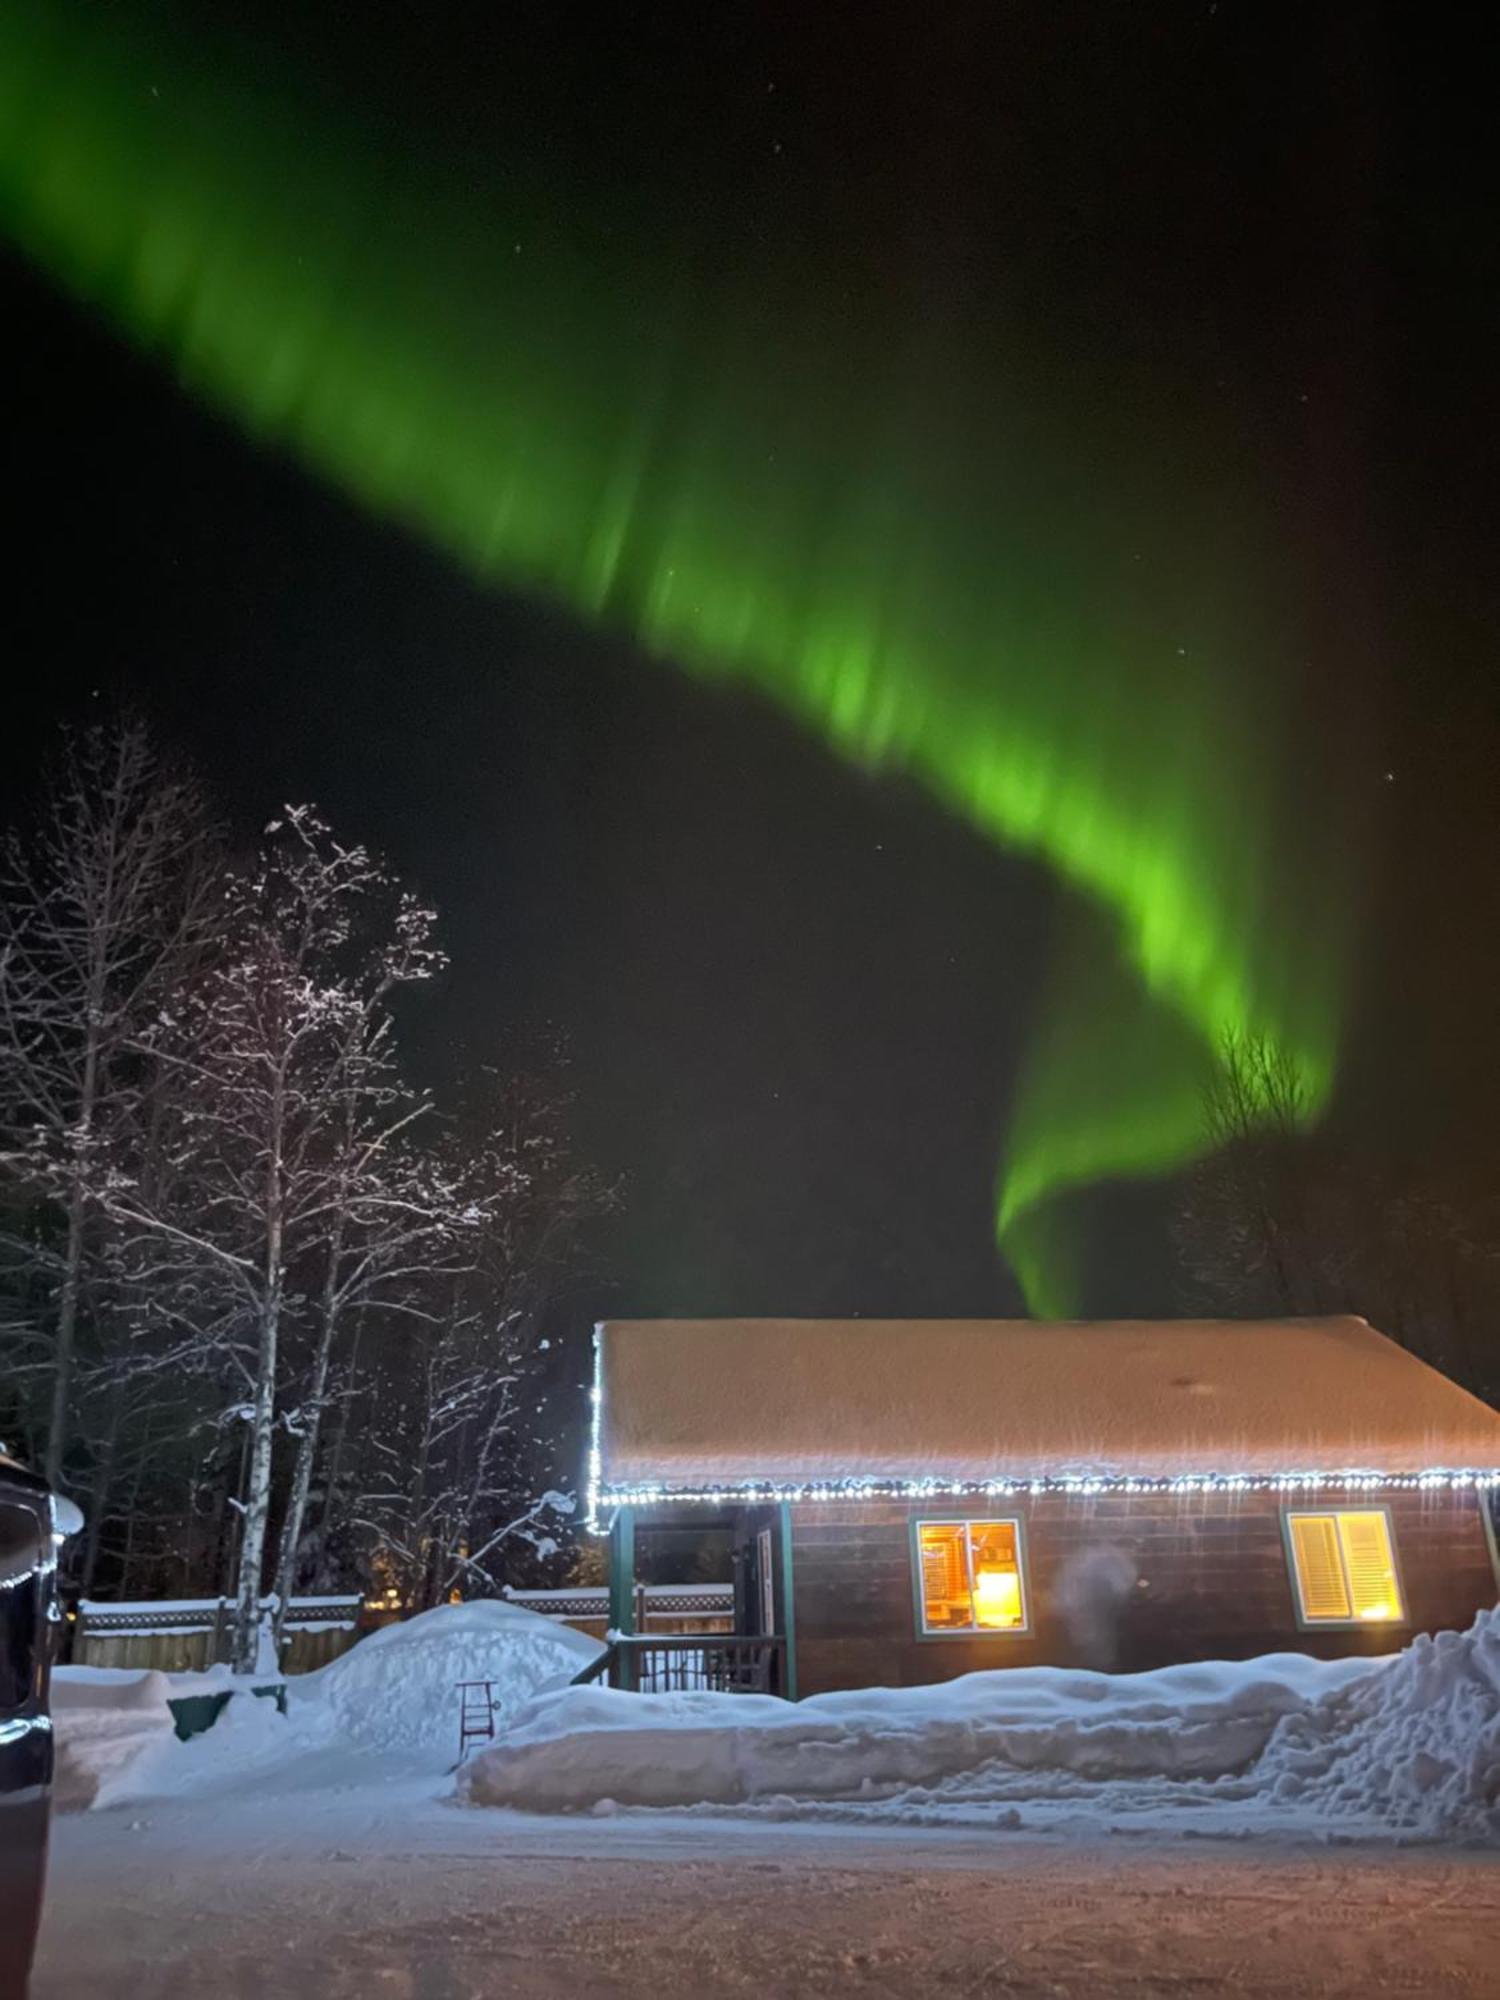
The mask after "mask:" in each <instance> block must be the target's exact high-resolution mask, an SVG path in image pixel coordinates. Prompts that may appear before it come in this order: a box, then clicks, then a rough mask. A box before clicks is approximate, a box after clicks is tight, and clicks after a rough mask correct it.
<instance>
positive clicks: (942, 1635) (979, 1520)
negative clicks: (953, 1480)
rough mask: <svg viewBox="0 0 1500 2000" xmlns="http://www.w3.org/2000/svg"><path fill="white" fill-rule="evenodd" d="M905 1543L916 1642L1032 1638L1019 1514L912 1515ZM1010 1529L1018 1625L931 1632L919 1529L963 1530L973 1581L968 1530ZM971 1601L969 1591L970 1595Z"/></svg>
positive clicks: (1026, 1562)
mask: <svg viewBox="0 0 1500 2000" xmlns="http://www.w3.org/2000/svg"><path fill="white" fill-rule="evenodd" d="M907 1527H908V1534H907V1542H908V1547H909V1550H910V1554H911V1591H912V1614H913V1619H914V1622H915V1624H916V1629H917V1638H918V1641H919V1642H922V1643H925V1642H926V1641H927V1640H929V1639H931V1640H936V1641H937V1642H938V1643H939V1644H945V1643H947V1642H949V1641H951V1640H954V1639H961V1640H964V1641H965V1642H969V1641H972V1640H975V1639H979V1640H988V1639H1001V1640H1004V1639H1025V1638H1029V1637H1030V1635H1031V1576H1030V1567H1031V1564H1030V1555H1029V1552H1028V1550H1027V1547H1026V1523H1025V1521H1024V1520H1023V1519H1022V1518H1021V1516H1020V1515H1019V1514H913V1515H912V1517H911V1520H910V1521H909V1522H908V1524H907ZM989 1527H995V1528H1010V1529H1013V1530H1014V1532H1015V1537H1016V1574H1017V1576H1018V1578H1019V1579H1020V1585H1021V1622H1020V1624H1019V1625H958V1626H952V1625H950V1626H947V1627H946V1628H944V1629H942V1630H934V1629H932V1628H931V1627H929V1625H928V1623H927V1598H926V1595H925V1593H924V1592H923V1589H922V1530H923V1529H924V1528H962V1529H963V1530H964V1531H965V1541H964V1547H965V1550H966V1551H967V1552H968V1557H969V1561H970V1564H971V1569H970V1576H971V1578H972V1574H973V1571H972V1562H973V1544H972V1541H971V1540H970V1539H969V1535H968V1531H969V1530H970V1529H971V1528H989ZM971 1598H972V1592H971Z"/></svg>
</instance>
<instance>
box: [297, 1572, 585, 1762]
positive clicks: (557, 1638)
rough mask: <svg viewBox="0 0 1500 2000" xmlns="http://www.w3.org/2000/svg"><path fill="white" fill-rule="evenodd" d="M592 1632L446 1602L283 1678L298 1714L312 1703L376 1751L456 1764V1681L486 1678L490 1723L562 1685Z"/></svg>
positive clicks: (496, 1608) (340, 1731) (493, 1607)
mask: <svg viewBox="0 0 1500 2000" xmlns="http://www.w3.org/2000/svg"><path fill="white" fill-rule="evenodd" d="M603 1650H604V1649H603V1647H602V1646H601V1645H600V1644H599V1641H598V1640H597V1639H591V1638H589V1636H588V1634H587V1633H586V1632H577V1631H575V1630H574V1629H573V1627H572V1626H571V1625H562V1624H558V1623H557V1622H556V1621H555V1620H553V1619H550V1618H543V1617H542V1616H540V1614H539V1613H537V1612H535V1611H527V1610H525V1609H524V1608H523V1607H522V1606H521V1605H519V1604H508V1603H505V1602H503V1601H501V1600H498V1599H494V1598H486V1599H482V1600H480V1601H478V1602H476V1603H473V1604H443V1605H439V1606H438V1608H437V1610H436V1611H424V1612H423V1613H422V1614H421V1615H420V1616H419V1617H416V1618H409V1619H407V1620H406V1621H405V1623H404V1624H399V1625H385V1626H382V1627H381V1629H380V1630H379V1631H378V1632H372V1633H371V1634H370V1636H369V1637H368V1638H367V1639H361V1640H360V1642H359V1644H358V1645H357V1646H351V1647H350V1649H349V1651H348V1652H347V1653H343V1654H341V1655H340V1657H339V1658H338V1659H336V1660H333V1661H331V1662H330V1663H329V1665H328V1666H326V1667H320V1668H319V1669H318V1670H317V1672H316V1673H311V1674H296V1675H293V1676H292V1677H291V1678H290V1679H289V1680H288V1682H287V1694H288V1700H289V1706H290V1711H291V1714H292V1716H293V1718H294V1719H297V1718H301V1717H306V1716H307V1715H308V1710H309V1708H310V1706H316V1707H319V1708H321V1709H322V1711H323V1713H324V1714H325V1715H326V1718H327V1721H328V1724H329V1727H330V1728H331V1729H332V1730H333V1731H334V1732H335V1733H336V1734H337V1735H339V1736H341V1737H344V1738H345V1739H347V1740H348V1741H350V1742H353V1743H360V1744H363V1745H364V1746H365V1747H366V1748H368V1749H372V1750H405V1751H418V1752H422V1753H424V1754H429V1755H432V1756H434V1757H445V1758H446V1760H447V1762H448V1763H450V1764H451V1763H452V1761H453V1759H454V1757H455V1755H456V1754H457V1750H458V1694H457V1691H456V1689H457V1683H458V1682H459V1681H488V1682H489V1683H490V1686H491V1691H492V1695H493V1699H494V1705H495V1726H496V1728H497V1730H498V1729H500V1728H502V1727H504V1725H505V1724H506V1723H507V1722H509V1720H510V1719H511V1717H512V1716H513V1715H514V1714H515V1713H516V1712H517V1710H518V1709H519V1708H521V1707H522V1705H523V1704H524V1703H525V1702H527V1701H528V1700H530V1699H531V1698H532V1697H533V1696H535V1695H538V1694H540V1693H542V1692H543V1691H544V1690H546V1689H550V1688H564V1687H566V1686H567V1684H568V1682H569V1681H571V1680H572V1679H573V1677H574V1675H575V1674H577V1673H579V1672H581V1670H582V1669H583V1668H584V1667H586V1666H587V1665H588V1664H589V1662H590V1661H591V1660H594V1659H597V1658H598V1656H599V1654H600V1653H601V1652H602V1651H603Z"/></svg>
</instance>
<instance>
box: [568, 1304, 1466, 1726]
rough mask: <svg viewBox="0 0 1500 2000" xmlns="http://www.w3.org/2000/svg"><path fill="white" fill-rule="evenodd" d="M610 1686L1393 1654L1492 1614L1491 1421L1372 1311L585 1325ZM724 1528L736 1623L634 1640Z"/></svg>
mask: <svg viewBox="0 0 1500 2000" xmlns="http://www.w3.org/2000/svg"><path fill="white" fill-rule="evenodd" d="M596 1345H597V1375H596V1383H595V1389H594V1402H595V1408H594V1439H593V1446H592V1451H591V1464H590V1488H591V1498H592V1508H593V1517H594V1520H595V1523H596V1525H598V1526H600V1527H604V1526H606V1525H607V1526H608V1527H609V1530H610V1533H611V1538H612V1550H613V1554H612V1564H611V1578H612V1581H611V1593H612V1595H611V1625H612V1628H613V1631H614V1633H615V1634H616V1635H617V1643H616V1645H615V1647H614V1648H613V1652H612V1655H611V1661H610V1672H611V1675H612V1678H613V1679H614V1680H615V1681H616V1682H617V1684H619V1685H623V1686H638V1687H650V1688H674V1687H684V1688H687V1687H720V1688H736V1689H745V1688H755V1689H766V1690H768V1691H772V1692H776V1693H781V1694H784V1695H787V1696H789V1697H791V1698H793V1699H795V1698H796V1697H797V1696H799V1695H806V1694H814V1693H820V1692H822V1691H824V1690H827V1689H832V1688H859V1687H874V1686H902V1685H911V1684H913V1683H918V1682H926V1681H937V1680H946V1679H949V1678H951V1677H952V1676H954V1675H957V1674H965V1673H970V1672H972V1671H974V1670H975V1669H978V1668H993V1667H1005V1666H1029V1665H1034V1664H1039V1663H1047V1664H1052V1665H1075V1666H1088V1667H1100V1668H1106V1669H1114V1670H1118V1671H1135V1670H1138V1669H1142V1668H1147V1667H1154V1666H1161V1665H1166V1664H1169V1663H1172V1662H1178V1661H1187V1660H1196V1659H1211V1658H1225V1659H1235V1658H1247V1657H1250V1656H1252V1655H1254V1654H1257V1653H1266V1652H1277V1651H1300V1652H1307V1653H1314V1654H1318V1655H1321V1656H1329V1655H1334V1654H1343V1653H1351V1652H1386V1651H1391V1650H1394V1649H1395V1648H1397V1647H1400V1646H1402V1645H1404V1644H1405V1643H1406V1642H1407V1641H1408V1640H1409V1639H1410V1638H1411V1637H1412V1635H1413V1634H1414V1633H1417V1632H1433V1631H1438V1630H1441V1629H1444V1628H1449V1627H1463V1626H1466V1625H1468V1624H1469V1623H1470V1622H1471V1621H1472V1619H1473V1617H1474V1615H1475V1613H1476V1612H1477V1611H1478V1610H1480V1609H1481V1608H1482V1607H1485V1606H1488V1605H1491V1604H1493V1603H1495V1601H1496V1596H1497V1579H1500V1560H1497V1556H1496V1544H1495V1532H1494V1520H1493V1514H1492V1504H1493V1499H1494V1495H1495V1493H1496V1491H1497V1489H1500V1415H1497V1414H1496V1412H1495V1411H1494V1410H1492V1409H1490V1408H1489V1407H1488V1405H1486V1404H1484V1403H1482V1402H1480V1401H1479V1400H1478V1399H1477V1398H1476V1397H1474V1396H1472V1395H1470V1394H1469V1393H1468V1392H1467V1391H1466V1390H1463V1389H1460V1388H1459V1387H1458V1386H1457V1385H1456V1384H1455V1383H1453V1382H1451V1381H1449V1380H1448V1379H1447V1377H1446V1376H1444V1375H1441V1374H1439V1373H1438V1371H1437V1370H1436V1369H1434V1368H1430V1367H1428V1366H1427V1364H1426V1363H1425V1362H1422V1361H1419V1360H1418V1359H1417V1358H1416V1357H1415V1356H1414V1355H1412V1354H1409V1353H1407V1352H1406V1350H1405V1349H1404V1348H1401V1347H1398V1346H1396V1345H1395V1343H1394V1342H1392V1341H1390V1340H1387V1339H1386V1338H1385V1336H1384V1335H1382V1334H1380V1333H1377V1332H1376V1331H1375V1329H1374V1328H1373V1327H1371V1326H1369V1325H1368V1324H1367V1323H1366V1322H1365V1321H1364V1320H1361V1319H1352V1318H1341V1319H1301V1320H1274V1321H1254V1322H1248V1321H1224V1320H1220V1321H1215V1320H1171V1321H1145V1320H1130V1321H1117V1322H1102V1323H1093V1324H1090V1323H1083V1322H1076V1321H1070V1322H1060V1323H1053V1324H1048V1323H1044V1322H1039V1321H1032V1320H636V1321H618V1320H617V1321H610V1322H606V1323H605V1324H604V1325H602V1326H601V1327H600V1328H599V1329H598V1332H597V1334H596ZM694 1524H696V1525H697V1526H700V1527H705V1528H706V1527H709V1526H714V1527H720V1528H723V1527H726V1526H727V1527H728V1528H729V1529H730V1530H731V1531H732V1541H733V1548H734V1585H735V1631H734V1634H733V1635H732V1636H728V1637H725V1638H723V1639H716V1640H714V1641H713V1642H711V1644H710V1643H708V1642H704V1641H701V1640H670V1641H669V1640H652V1639H649V1638H646V1637H643V1636H642V1635H639V1634H636V1633H635V1632H634V1631H633V1624H632V1607H633V1604H634V1601H635V1600H634V1590H633V1584H634V1574H635V1550H636V1548H637V1546H638V1545H639V1543H640V1541H641V1539H642V1538H643V1537H647V1536H650V1535H652V1534H653V1533H656V1532H659V1531H661V1530H663V1529H667V1528H672V1529H678V1530H680V1529H681V1528H682V1527H683V1526H684V1525H694Z"/></svg>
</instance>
